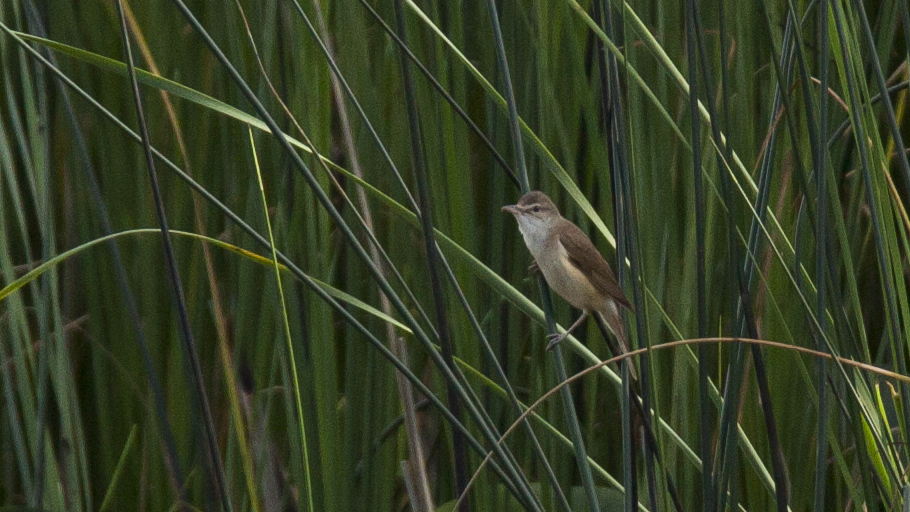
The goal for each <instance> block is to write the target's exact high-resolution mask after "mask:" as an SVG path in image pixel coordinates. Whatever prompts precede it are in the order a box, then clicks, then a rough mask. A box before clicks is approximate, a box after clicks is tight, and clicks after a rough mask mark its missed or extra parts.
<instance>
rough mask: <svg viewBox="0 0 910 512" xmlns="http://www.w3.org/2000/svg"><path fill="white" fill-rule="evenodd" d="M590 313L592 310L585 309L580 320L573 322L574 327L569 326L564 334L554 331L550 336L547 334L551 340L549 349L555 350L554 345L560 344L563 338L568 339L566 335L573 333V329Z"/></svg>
mask: <svg viewBox="0 0 910 512" xmlns="http://www.w3.org/2000/svg"><path fill="white" fill-rule="evenodd" d="M590 314H591V312H590V311H588V310H585V311H584V312H583V313H582V314H581V316H580V317H578V320H576V321H575V323H574V324H572V327H569V328H568V329H567V330H566V332H564V333H562V334H559V333H554V334H550V335H548V336H547V339H548V340H550V343H549V344H548V345H547V350H553V347H555V346H556V345H558V344H559V342H561V341H562V340H564V339H566V337H567V336H568V335H569V333H571V332H572V331H574V330H575V328H576V327H578V326H579V325H581V323H582V322H584V321H585V318H588V315H590Z"/></svg>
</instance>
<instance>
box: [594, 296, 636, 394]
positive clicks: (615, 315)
mask: <svg viewBox="0 0 910 512" xmlns="http://www.w3.org/2000/svg"><path fill="white" fill-rule="evenodd" d="M593 316H594V319H595V320H596V321H597V326H598V327H599V328H600V332H601V334H603V337H604V339H605V340H607V345H609V346H610V350H611V351H612V352H613V355H614V356H620V355H623V354H628V353H629V342H628V340H627V339H626V332H625V329H624V328H623V325H622V318H620V316H619V311H618V310H617V309H616V307H615V306H614V307H612V308H610V307H607V311H595V312H594V314H593ZM608 333H612V334H613V337H615V338H616V341H617V342H618V343H619V346H615V344H613V343H611V340H612V338H611V336H609V334H608ZM629 373H631V374H632V378H633V379H635V380H638V375H637V374H636V373H635V362H634V361H631V360H630V361H629Z"/></svg>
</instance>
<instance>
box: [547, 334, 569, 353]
mask: <svg viewBox="0 0 910 512" xmlns="http://www.w3.org/2000/svg"><path fill="white" fill-rule="evenodd" d="M566 335H567V334H566V333H563V334H559V333H553V334H548V335H547V339H548V340H550V343H548V344H547V350H553V347H555V346H556V345H559V343H560V342H561V341H562V340H564V339H566Z"/></svg>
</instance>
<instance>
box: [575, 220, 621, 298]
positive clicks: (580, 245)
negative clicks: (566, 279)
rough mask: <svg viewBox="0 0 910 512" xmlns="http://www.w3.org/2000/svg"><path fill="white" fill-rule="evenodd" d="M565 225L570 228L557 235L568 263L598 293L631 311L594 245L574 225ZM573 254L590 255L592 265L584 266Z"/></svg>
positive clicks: (607, 265) (611, 272)
mask: <svg viewBox="0 0 910 512" xmlns="http://www.w3.org/2000/svg"><path fill="white" fill-rule="evenodd" d="M566 224H567V225H568V226H570V227H569V228H567V229H565V230H564V231H563V233H561V234H560V235H559V243H561V244H562V245H563V247H565V248H566V252H567V253H568V256H569V263H571V264H572V265H574V266H575V268H577V269H578V270H579V271H580V272H581V273H582V274H583V275H586V276H588V279H590V280H591V284H593V285H594V287H595V288H597V290H598V291H599V292H601V293H603V294H605V295H608V296H610V297H612V298H613V300H615V301H616V303H617V304H619V305H620V306H622V307H624V308H626V309H632V304H630V303H629V300H628V299H627V298H626V294H625V293H623V291H622V288H621V287H620V286H619V283H617V282H616V278H615V277H613V271H612V270H610V265H609V264H608V263H607V260H605V259H604V258H603V256H601V254H600V251H598V250H597V248H596V247H594V244H593V243H591V239H589V238H588V237H587V235H585V234H584V232H583V231H582V230H581V229H579V228H578V226H576V225H575V224H572V223H571V222H569V221H568V220H566ZM570 231H571V232H570ZM573 254H590V255H591V260H593V261H594V264H584V263H582V261H581V260H579V259H577V258H573V257H572V255H573Z"/></svg>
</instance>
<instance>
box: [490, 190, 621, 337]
mask: <svg viewBox="0 0 910 512" xmlns="http://www.w3.org/2000/svg"><path fill="white" fill-rule="evenodd" d="M502 211H504V212H509V213H511V214H512V215H514V216H515V219H516V220H517V221H518V229H519V230H520V231H521V236H522V237H523V238H524V240H525V245H527V246H528V250H530V251H531V255H533V256H534V261H535V262H536V264H537V267H538V268H539V269H540V271H541V272H542V273H543V277H544V279H546V280H547V284H548V285H550V288H552V289H553V291H555V292H556V293H558V294H559V295H560V296H561V297H562V298H564V299H565V300H566V301H568V302H569V304H572V305H573V306H575V307H576V308H578V309H580V310H582V315H581V317H580V318H579V319H578V320H576V321H575V323H574V324H572V326H571V327H569V329H568V330H567V331H566V332H565V333H563V334H551V335H550V336H548V338H549V340H550V343H549V344H548V345H547V350H550V349H552V348H553V347H554V346H556V344H557V343H559V342H561V341H562V340H564V339H565V338H566V336H568V335H569V333H570V332H572V331H573V330H574V329H575V328H576V327H578V326H579V325H581V323H582V322H583V321H584V320H585V319H586V318H587V317H588V315H590V314H592V313H594V314H596V315H599V316H600V318H601V319H602V320H603V323H604V324H606V326H607V327H608V328H609V329H610V331H612V332H613V335H614V336H616V339H617V340H618V341H619V344H620V345H621V347H622V352H623V353H626V352H628V351H629V344H628V342H627V341H626V335H625V332H624V330H623V325H622V320H621V318H620V316H619V308H621V307H622V308H626V309H629V310H631V309H632V305H631V304H629V301H628V299H626V296H625V294H624V293H623V291H622V288H620V286H619V283H617V282H616V278H615V277H613V271H612V270H610V265H609V264H607V262H606V260H604V258H603V256H601V255H600V252H599V251H598V250H597V248H595V247H594V244H593V243H591V240H590V239H589V238H588V237H587V235H585V234H584V232H582V230H581V229H579V228H578V226H576V225H575V224H573V223H572V222H571V221H569V220H568V219H566V218H565V217H563V216H562V215H560V213H559V210H558V209H557V208H556V205H555V204H553V201H551V200H550V198H549V197H547V195H546V194H544V193H543V192H540V191H537V190H535V191H533V192H528V193H527V194H525V195H524V196H522V198H521V199H520V200H519V201H518V204H515V205H508V206H503V207H502Z"/></svg>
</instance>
